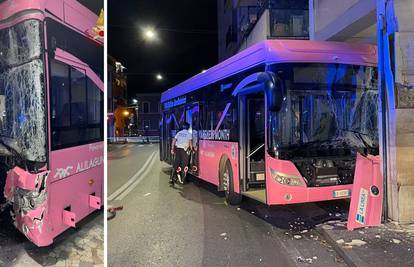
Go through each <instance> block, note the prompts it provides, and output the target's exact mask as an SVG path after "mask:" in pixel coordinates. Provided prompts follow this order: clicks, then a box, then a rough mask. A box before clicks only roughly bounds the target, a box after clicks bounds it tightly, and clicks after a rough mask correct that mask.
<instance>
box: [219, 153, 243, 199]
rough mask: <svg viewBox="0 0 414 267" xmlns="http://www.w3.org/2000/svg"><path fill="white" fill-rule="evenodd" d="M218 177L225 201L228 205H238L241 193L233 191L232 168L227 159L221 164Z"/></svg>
mask: <svg viewBox="0 0 414 267" xmlns="http://www.w3.org/2000/svg"><path fill="white" fill-rule="evenodd" d="M220 178H221V181H222V185H223V189H224V194H225V196H226V201H227V203H229V204H230V205H239V204H240V203H241V202H242V195H241V194H238V193H236V192H234V182H233V169H232V167H231V164H230V161H229V160H227V161H226V162H225V163H224V165H223V166H222V168H221V170H220Z"/></svg>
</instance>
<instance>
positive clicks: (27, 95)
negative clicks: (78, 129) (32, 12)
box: [0, 19, 49, 234]
mask: <svg viewBox="0 0 414 267" xmlns="http://www.w3.org/2000/svg"><path fill="white" fill-rule="evenodd" d="M41 36H42V22H41V21H39V20H35V19H32V20H25V21H22V22H20V23H17V24H15V25H13V26H11V27H7V28H2V29H0V170H1V172H0V186H1V188H0V189H1V190H2V191H3V190H4V197H5V198H2V202H3V203H2V206H4V202H7V203H10V204H11V205H12V206H13V208H12V209H11V210H12V214H13V218H14V220H15V224H16V225H21V227H22V228H21V230H22V231H23V233H25V234H27V233H28V232H29V229H28V228H32V229H34V228H36V229H37V230H38V231H41V225H40V224H41V223H42V216H43V212H44V210H45V206H46V200H47V188H46V182H47V178H48V175H49V172H48V171H47V167H46V163H47V152H46V151H47V149H46V140H47V136H46V100H45V99H46V96H45V83H44V69H45V67H44V57H43V44H42V43H43V42H42V38H41ZM2 195H3V194H2ZM29 214H30V215H29Z"/></svg>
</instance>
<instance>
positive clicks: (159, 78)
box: [155, 73, 164, 81]
mask: <svg viewBox="0 0 414 267" xmlns="http://www.w3.org/2000/svg"><path fill="white" fill-rule="evenodd" d="M155 78H157V80H158V81H161V80H162V79H164V77H162V75H161V74H160V73H158V74H157V76H155Z"/></svg>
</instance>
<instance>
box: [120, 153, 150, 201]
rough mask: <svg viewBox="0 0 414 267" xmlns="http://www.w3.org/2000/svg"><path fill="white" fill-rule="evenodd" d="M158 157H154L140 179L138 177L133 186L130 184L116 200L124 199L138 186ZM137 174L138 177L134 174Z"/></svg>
mask: <svg viewBox="0 0 414 267" xmlns="http://www.w3.org/2000/svg"><path fill="white" fill-rule="evenodd" d="M157 154H158V153H157ZM156 158H157V157H156V156H153V157H152V160H151V163H150V164H149V165H148V166H147V167H146V168H145V169H146V170H145V172H144V173H143V174H142V175H141V176H140V177H139V178H138V179H136V181H135V182H134V183H133V184H132V185H131V186H128V188H127V189H126V190H125V191H124V192H123V193H121V194H120V195H119V196H118V197H116V200H122V199H123V198H124V197H126V196H127V195H128V194H129V193H131V191H132V190H134V189H135V187H137V185H138V184H139V183H140V182H141V181H142V180H143V179H144V178H145V176H147V175H148V174H149V173H150V172H151V171H152V166H153V165H154V164H155V161H156ZM135 176H137V177H138V175H134V177H135Z"/></svg>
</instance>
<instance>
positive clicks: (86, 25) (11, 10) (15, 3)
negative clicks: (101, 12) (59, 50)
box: [0, 0, 99, 42]
mask: <svg viewBox="0 0 414 267" xmlns="http://www.w3.org/2000/svg"><path fill="white" fill-rule="evenodd" d="M81 2H82V3H81ZM81 2H79V1H77V0H37V1H35V0H31V1H28V0H5V1H1V0H0V24H2V25H1V27H9V24H10V20H17V21H18V20H19V19H20V18H18V17H19V16H17V18H15V17H16V14H20V17H24V19H29V18H35V19H36V18H37V19H39V16H36V14H35V13H39V12H41V13H42V14H45V13H49V14H52V15H53V16H54V17H56V18H58V19H59V20H60V21H62V22H64V23H65V24H67V25H70V26H72V27H74V28H75V29H77V30H78V31H80V32H81V33H85V32H87V31H88V30H91V29H92V28H93V27H94V26H96V22H97V20H98V15H97V14H95V13H94V11H92V10H89V9H88V7H86V6H84V5H83V4H85V3H87V2H90V1H81ZM28 11H30V12H28ZM45 11H47V12H45ZM44 17H45V16H43V18H44ZM12 18H14V19H12ZM95 41H97V40H95ZM97 42H99V41H97Z"/></svg>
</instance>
